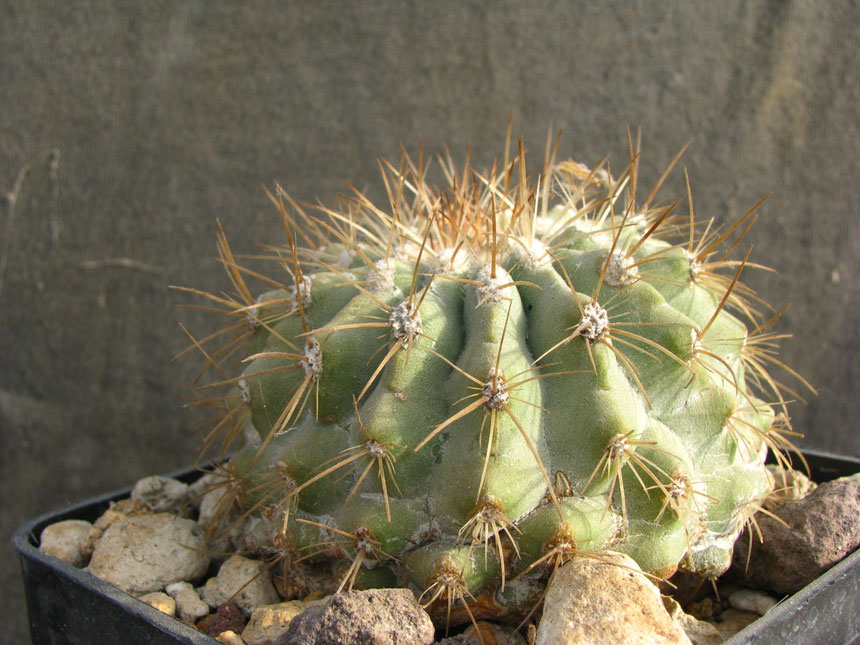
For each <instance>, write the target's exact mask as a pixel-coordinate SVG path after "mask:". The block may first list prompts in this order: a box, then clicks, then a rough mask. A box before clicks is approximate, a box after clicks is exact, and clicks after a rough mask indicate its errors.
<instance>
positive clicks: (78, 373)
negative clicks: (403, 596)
mask: <svg viewBox="0 0 860 645" xmlns="http://www.w3.org/2000/svg"><path fill="white" fill-rule="evenodd" d="M858 33H860V10H858V6H857V2H845V1H844V0H833V1H824V0H808V1H801V0H791V1H788V0H778V1H771V2H742V1H740V0H737V1H730V0H725V1H721V2H714V3H689V2H681V1H677V2H667V1H661V2H644V1H642V2H619V1H615V2H603V3H595V2H508V1H504V2H487V1H485V2H478V1H476V0H471V1H467V2H457V3H454V2H450V3H432V2H407V3H390V2H381V1H369V2H363V3H349V4H345V5H344V6H341V5H340V3H333V2H314V3H295V2H293V3H265V2H258V1H252V2H245V3H228V2H203V1H199V2H173V1H169V2H168V1H163V2H146V3H107V2H104V3H100V2H75V3H70V2H59V1H57V2H53V3H52V2H33V3H30V2H23V1H22V2H12V1H9V0H5V1H3V2H0V106H2V108H0V193H2V194H3V195H4V196H2V199H0V366H2V369H0V426H2V435H0V437H2V438H0V441H2V449H0V494H2V504H3V512H2V518H0V535H2V536H3V540H4V542H6V545H7V546H4V547H3V551H2V560H0V566H2V568H3V569H4V570H6V571H8V572H9V575H7V576H4V579H5V580H7V585H4V589H3V591H2V592H0V593H2V595H3V600H4V602H3V605H2V606H3V607H4V609H5V612H4V613H5V615H6V617H7V621H8V620H9V617H10V616H11V617H12V620H13V623H12V627H11V630H12V631H11V634H12V640H11V641H10V642H21V641H22V640H23V639H24V638H25V637H24V633H25V632H24V631H23V630H24V629H25V628H24V625H23V621H22V620H20V619H19V618H16V617H18V616H20V615H21V612H22V608H23V599H22V596H21V594H20V592H19V590H18V588H17V586H16V584H15V581H16V577H17V573H16V572H15V568H16V567H17V564H16V563H15V560H14V557H13V555H12V553H11V549H10V548H8V541H7V536H8V535H9V534H11V532H12V530H13V528H14V527H15V526H16V525H17V524H19V523H20V522H21V521H23V520H24V519H26V518H27V517H29V516H32V515H34V514H36V513H39V512H43V511H47V510H49V509H52V508H55V507H58V506H62V505H65V504H67V503H68V502H71V501H73V500H77V499H80V498H83V497H86V496H89V495H92V494H95V493H97V492H100V491H103V490H105V489H109V488H112V487H117V486H121V485H125V484H128V483H130V482H132V481H133V480H135V479H136V478H137V477H140V476H143V475H145V474H150V473H153V472H164V471H166V470H170V469H173V468H176V467H179V466H181V465H184V464H186V463H188V462H189V461H190V460H191V459H192V457H193V455H194V449H195V445H196V439H194V438H193V437H190V436H189V427H190V425H191V423H192V417H191V416H190V415H189V414H187V413H186V412H183V411H182V410H181V399H180V397H181V396H182V395H183V394H184V393H185V392H186V384H187V382H188V380H189V378H190V376H191V374H192V372H193V368H194V365H193V364H192V363H191V362H185V363H181V364H178V365H177V364H169V359H170V357H171V356H172V355H173V354H175V353H176V352H177V351H179V350H180V349H181V348H182V347H184V345H185V341H184V339H183V336H182V334H181V332H180V330H179V327H178V324H177V321H178V320H183V321H185V322H186V323H187V324H189V325H190V326H192V327H194V328H195V329H197V330H200V329H203V328H205V327H206V324H207V323H206V322H205V321H204V319H203V318H201V317H200V316H199V315H198V314H196V313H194V312H187V311H182V310H177V308H176V307H177V305H178V304H180V303H181V302H183V301H184V300H185V298H183V297H182V296H181V295H180V294H178V293H177V292H174V291H170V290H168V285H171V284H184V285H194V286H199V287H201V288H204V289H209V290H213V289H220V288H222V287H225V286H226V283H225V281H224V280H223V279H222V276H221V274H220V273H219V271H218V269H217V267H216V263H215V262H214V259H213V258H214V255H215V253H214V234H215V219H216V217H217V218H220V219H221V220H222V222H223V224H224V227H225V229H226V230H227V232H228V234H229V236H230V238H231V240H232V242H233V244H234V247H235V248H237V249H241V250H245V251H250V250H253V249H254V248H255V247H254V244H255V243H257V242H262V241H267V240H270V239H272V238H273V236H277V234H278V231H279V223H278V219H277V217H276V213H275V212H274V211H273V209H272V208H271V206H270V205H269V204H268V202H267V200H266V198H265V196H264V193H263V191H262V189H261V187H260V185H261V184H268V185H271V184H272V183H273V182H274V181H278V182H280V183H281V184H283V185H284V186H285V187H286V188H287V189H288V190H289V191H290V192H291V193H292V194H294V195H295V196H296V197H298V198H301V199H305V200H312V199H314V198H315V197H320V198H321V199H322V200H323V201H325V202H329V203H330V202H331V200H332V198H333V196H334V195H335V193H336V192H338V191H341V190H343V189H344V182H345V181H347V180H349V181H351V182H353V183H354V184H356V185H357V186H359V187H368V188H369V189H370V190H371V191H372V192H373V191H375V192H377V193H378V190H379V183H378V182H377V179H376V177H377V171H376V166H375V159H376V158H377V157H378V156H380V155H386V156H390V157H396V156H397V154H398V146H399V144H400V142H404V143H406V144H407V145H409V146H411V147H412V148H413V149H414V147H415V144H416V142H417V141H418V139H419V137H423V140H424V147H425V150H426V151H428V152H438V151H441V150H442V147H443V145H444V144H445V143H446V142H447V143H449V144H450V145H451V148H452V150H453V152H454V153H455V155H460V154H461V153H462V152H463V151H464V150H465V147H466V144H467V142H471V143H472V146H473V148H474V150H475V156H476V158H477V159H478V160H479V162H480V161H484V162H486V161H488V160H489V159H490V158H491V156H492V155H495V154H497V153H498V152H499V151H500V150H501V144H502V140H503V137H504V130H505V127H506V124H507V119H508V116H509V115H513V118H514V124H515V130H516V131H517V132H518V133H522V134H523V135H524V136H525V138H526V141H527V142H529V143H530V145H531V148H532V149H533V150H535V151H536V152H537V154H536V155H535V158H536V159H538V158H539V155H540V151H541V148H542V146H543V141H544V137H545V134H546V130H547V127H548V126H549V124H550V122H552V123H553V124H554V125H555V126H556V127H561V128H563V129H564V132H565V134H564V137H563V139H562V152H563V154H564V155H575V156H576V157H577V158H578V159H580V160H582V161H585V162H588V163H594V162H596V161H597V160H598V159H599V158H601V157H602V156H603V155H604V154H606V153H611V154H612V155H613V159H615V160H616V164H615V165H616V166H620V165H623V163H624V161H625V156H624V155H625V128H626V127H627V126H628V125H629V126H631V127H632V128H633V129H634V130H635V129H636V128H641V129H642V133H643V144H644V146H643V148H644V158H643V166H644V177H645V180H646V182H649V181H653V180H654V179H656V177H657V176H658V175H659V173H660V172H661V171H662V169H663V167H664V166H665V165H666V164H667V163H668V162H669V161H670V159H671V158H672V157H673V156H674V154H675V152H676V151H677V150H679V149H680V148H681V146H683V144H684V143H685V142H687V141H688V140H690V139H692V142H693V143H692V147H691V149H690V150H689V151H688V153H687V155H686V156H685V161H684V163H685V164H686V165H687V167H688V169H689V172H690V178H691V181H692V185H693V190H694V196H695V203H696V208H697V212H698V213H699V214H700V215H703V216H714V217H716V218H717V219H719V220H720V221H723V220H724V218H731V217H737V216H739V215H741V214H743V213H744V212H745V210H746V209H747V208H748V207H750V206H751V205H753V204H754V203H755V202H756V201H758V200H759V198H761V197H762V196H763V195H765V194H767V193H770V192H773V193H774V194H773V197H772V198H771V199H770V200H769V201H768V202H767V203H766V205H765V206H764V207H763V209H762V217H761V218H760V221H759V223H758V225H757V227H756V229H755V230H754V231H753V233H752V234H751V235H750V239H751V240H752V241H753V242H754V243H755V245H756V249H755V251H754V252H753V258H754V259H755V260H756V261H761V262H765V263H767V264H769V265H770V266H772V267H774V268H775V269H777V270H778V273H777V274H760V275H756V274H750V275H749V276H748V282H750V283H752V284H753V285H754V286H755V287H756V288H759V289H760V291H761V292H762V293H764V294H766V295H767V296H768V299H769V300H771V301H772V302H774V303H775V304H778V305H782V304H785V303H787V302H791V303H793V307H792V308H791V310H790V311H789V312H788V313H787V314H786V315H785V316H784V317H783V319H782V321H781V323H780V326H779V329H781V330H783V331H787V332H792V333H794V334H795V338H794V340H793V341H791V342H790V343H788V345H787V347H786V349H785V351H784V357H785V359H786V361H787V362H788V363H789V364H791V365H792V366H794V367H796V368H797V369H798V370H800V371H801V372H802V373H803V374H804V375H805V376H806V377H807V378H808V379H809V380H810V381H811V382H812V383H813V384H814V385H815V386H816V387H818V388H819V393H820V394H819V396H818V397H816V398H814V399H812V400H811V401H810V403H809V405H808V406H806V407H801V406H797V407H795V411H794V415H795V423H796V426H797V427H798V428H799V429H802V430H803V431H804V432H806V434H807V439H806V440H804V442H803V443H804V445H808V446H815V447H819V448H824V449H829V450H835V451H840V452H846V453H853V454H856V453H858V452H860V435H858V433H857V427H856V420H857V412H858V403H857V399H858V397H857V386H858V330H857V327H858V323H857V320H858V315H857V314H858V288H857V282H855V277H856V276H857V275H858V268H860V267H858V256H860V232H858V212H857V210H858V206H857V204H860V189H858V168H857V160H858V148H860V132H858V126H860V119H858V107H857V106H858V99H860V84H858V73H857V70H858V62H860V61H858V48H859V47H860V45H858V38H857V34H858ZM682 192H683V179H682V174H681V173H677V174H676V175H675V176H674V178H673V179H672V180H670V182H669V183H668V184H667V187H666V189H665V192H664V193H662V194H663V195H665V196H666V199H667V200H668V199H670V198H673V197H674V196H676V195H678V194H680V193H682ZM8 581H11V582H8ZM10 587H11V589H10ZM15 621H17V622H15ZM4 629H5V630H8V629H9V627H8V625H6V626H5V627H4ZM7 633H8V632H7Z"/></svg>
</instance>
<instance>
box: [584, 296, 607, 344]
mask: <svg viewBox="0 0 860 645" xmlns="http://www.w3.org/2000/svg"><path fill="white" fill-rule="evenodd" d="M583 312H584V315H583V316H582V319H581V320H580V321H579V324H580V325H583V329H582V331H581V332H580V334H581V335H582V336H584V337H585V338H587V339H588V340H600V339H601V338H603V336H604V335H605V334H606V329H607V328H608V327H609V314H607V313H606V309H604V308H603V307H601V306H600V305H599V304H597V303H596V302H592V303H589V304H587V305H585V308H584V309H583Z"/></svg>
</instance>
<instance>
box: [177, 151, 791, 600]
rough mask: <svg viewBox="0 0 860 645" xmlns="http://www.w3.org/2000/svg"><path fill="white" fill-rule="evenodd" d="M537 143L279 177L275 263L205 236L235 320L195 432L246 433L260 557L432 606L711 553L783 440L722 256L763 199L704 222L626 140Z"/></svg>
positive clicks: (705, 568)
mask: <svg viewBox="0 0 860 645" xmlns="http://www.w3.org/2000/svg"><path fill="white" fill-rule="evenodd" d="M631 149H632V146H631ZM553 156H554V154H553V153H552V151H550V152H549V153H548V154H547V156H546V158H547V160H548V161H547V163H546V164H545V166H544V168H543V169H542V172H540V173H537V174H536V175H529V174H528V173H527V172H526V166H525V155H524V153H523V152H522V146H520V154H519V155H515V156H514V157H513V159H511V160H508V159H509V154H508V152H507V151H506V153H505V158H506V161H505V162H504V163H501V164H498V165H497V166H496V168H495V169H494V170H493V171H492V172H489V173H477V172H473V171H472V170H471V169H469V168H466V169H465V170H463V171H456V170H455V168H454V167H453V165H452V164H451V162H450V161H445V160H443V161H442V162H441V167H442V170H443V176H444V178H445V180H446V181H445V185H444V186H443V187H441V188H440V187H435V186H433V185H431V184H430V183H429V181H428V180H427V177H426V175H427V167H426V166H425V165H423V164H422V163H416V162H413V161H412V160H411V159H409V158H408V157H404V160H403V163H402V164H401V166H400V167H399V168H395V167H394V166H391V165H390V164H383V176H384V179H385V186H386V188H387V190H388V193H389V198H390V200H389V204H388V205H387V207H385V208H382V207H377V206H374V205H373V204H372V203H371V202H370V200H369V199H367V198H366V197H365V196H364V195H362V194H359V193H356V194H355V195H353V196H352V197H350V198H348V199H347V200H346V201H345V202H344V203H343V204H342V206H341V207H340V208H338V209H327V208H322V207H314V208H315V210H314V211H313V212H312V211H311V208H310V207H303V206H301V205H299V204H297V203H296V202H294V201H293V200H292V199H290V198H289V197H288V196H287V195H286V193H284V192H283V191H282V190H280V189H278V192H277V194H276V195H270V197H271V198H272V200H273V201H274V202H275V204H276V205H277V206H278V207H279V210H280V212H281V215H282V218H283V222H284V226H285V229H286V233H287V239H288V244H287V245H286V246H285V247H284V248H281V249H278V250H276V251H275V252H274V253H273V254H272V259H273V260H274V261H275V264H276V267H277V271H278V272H280V273H281V275H282V276H283V277H265V278H262V277H261V275H260V273H258V272H253V271H250V270H248V269H245V268H243V267H240V266H239V264H238V263H237V261H236V259H235V258H234V256H233V254H232V252H231V251H230V247H229V245H228V244H227V242H226V238H225V236H224V234H223V231H221V232H219V249H220V253H221V261H222V263H223V264H224V266H225V268H226V269H227V272H228V275H229V276H230V278H231V280H232V283H233V286H234V287H235V292H236V293H235V294H234V295H232V296H224V295H218V296H209V298H210V299H211V300H214V301H215V302H216V303H217V304H218V305H219V307H223V308H224V310H225V313H226V314H227V315H228V316H229V318H230V321H231V324H230V326H229V327H228V328H227V330H226V331H225V333H224V334H220V335H216V336H215V337H213V338H212V339H209V340H213V339H214V338H226V337H229V341H227V342H225V343H224V344H223V346H222V347H221V348H220V349H219V350H217V351H216V352H213V353H211V354H207V358H208V359H209V364H210V367H217V368H218V370H219V371H220V372H221V374H224V375H227V374H229V369H228V367H227V365H228V364H232V363H234V362H236V358H237V357H238V358H239V359H240V360H241V363H240V367H238V368H237V369H238V370H240V372H234V374H233V375H231V376H230V377H229V378H226V379H225V380H224V381H222V382H221V384H222V385H225V386H226V388H227V389H228V390H229V392H228V393H227V394H225V396H224V397H223V398H221V399H218V401H219V405H221V407H222V409H223V410H224V413H223V415H222V416H221V418H220V420H219V421H218V423H217V424H216V426H215V428H214V429H213V431H212V433H210V436H209V437H208V439H207V441H206V447H207V448H211V447H212V446H213V445H216V444H218V445H220V447H221V448H222V450H224V451H225V452H226V451H227V450H233V449H235V448H236V444H237V442H241V441H243V440H244V442H245V445H244V446H243V447H241V449H239V450H238V451H236V452H235V454H234V455H233V457H232V458H231V460H230V461H229V463H228V464H227V465H226V466H225V467H223V469H222V472H224V473H227V474H226V475H225V476H226V477H229V478H230V483H231V486H230V490H231V491H233V498H231V501H234V502H236V503H237V504H240V505H241V509H242V512H243V517H245V518H248V519H249V521H250V520H254V522H253V523H254V525H255V526H256V527H257V528H256V529H255V530H257V531H258V532H260V535H261V536H262V537H260V538H259V541H262V542H266V541H269V542H270V543H271V545H272V551H271V552H272V553H277V554H280V557H282V558H285V561H286V562H293V561H305V560H308V561H332V560H334V561H337V560H340V561H342V563H343V565H344V566H342V567H340V570H341V571H342V572H343V573H342V578H341V582H340V588H341V589H342V588H347V587H352V586H354V585H364V586H374V585H411V586H412V587H413V588H414V589H415V590H416V592H417V593H418V594H419V595H420V596H421V597H422V599H423V600H424V601H425V602H431V601H437V600H438V601H439V602H443V601H446V602H447V603H448V607H449V609H450V607H451V603H452V601H454V600H459V601H462V602H463V603H464V604H465V603H466V602H467V600H468V599H469V598H474V597H475V595H476V594H479V593H480V592H481V591H482V590H483V589H485V588H487V589H490V590H495V589H498V590H500V591H502V592H504V590H505V586H506V583H507V585H508V586H509V587H510V585H511V584H512V581H520V580H522V579H523V578H524V577H529V576H531V577H536V576H541V575H544V576H545V575H547V572H548V571H549V570H551V569H553V567H554V566H558V564H559V563H560V562H561V561H563V560H564V559H567V558H570V557H575V556H577V555H578V554H589V555H590V556H591V557H599V554H600V552H601V551H602V550H605V549H609V548H611V549H614V550H618V551H621V552H624V553H626V554H628V555H630V556H631V557H633V558H634V559H635V560H636V561H637V562H638V563H639V565H640V566H641V567H642V568H643V570H645V571H646V572H650V573H651V574H653V575H655V576H659V577H667V576H669V575H671V574H672V573H673V572H674V571H675V570H676V569H677V567H678V566H679V565H680V566H682V567H683V568H685V569H687V570H690V571H693V572H696V573H699V574H701V575H703V576H709V577H713V576H716V575H718V574H720V573H721V572H722V571H724V570H725V569H726V568H727V566H728V565H729V563H730V558H731V552H732V545H733V543H734V540H735V538H736V537H737V535H738V533H739V532H740V531H741V529H742V528H743V527H744V525H745V524H746V523H747V522H749V521H750V518H751V517H752V516H753V514H754V512H755V511H756V509H758V507H759V504H760V503H761V502H762V501H763V499H764V498H765V497H766V496H767V495H768V494H769V493H770V492H771V488H772V486H773V484H772V480H771V478H770V476H769V475H768V472H767V471H766V469H765V468H764V465H763V462H764V459H765V456H766V454H767V452H768V450H772V451H775V452H776V454H777V456H778V461H779V462H780V463H781V464H787V463H788V459H787V457H786V456H785V454H784V451H785V450H788V449H791V448H792V447H793V446H792V445H791V443H790V441H789V439H788V438H787V437H789V436H790V435H791V433H790V427H789V426H788V425H787V416H786V411H785V400H784V398H783V395H782V386H781V384H779V383H778V382H777V381H776V380H774V379H773V378H772V377H771V376H770V375H769V374H768V372H767V369H768V368H769V367H772V366H780V367H783V366H782V364H781V363H780V362H779V361H778V359H777V358H776V356H775V351H774V347H773V346H774V343H775V341H776V340H777V339H778V338H779V337H778V336H776V335H774V334H771V333H769V332H767V331H766V328H767V326H768V324H769V323H767V324H764V325H762V324H760V323H759V322H758V320H759V319H760V314H759V312H758V310H757V309H758V307H759V306H760V305H761V304H763V303H762V302H761V301H760V300H759V299H758V298H757V297H756V296H755V295H754V294H753V293H752V291H751V290H750V289H749V288H747V287H745V286H744V285H742V284H741V283H740V282H739V281H738V277H739V275H740V273H741V271H742V269H743V268H744V267H745V265H747V258H744V260H743V261H729V260H726V259H725V257H724V252H723V250H722V247H723V246H728V245H731V241H730V238H738V237H742V236H743V233H745V229H746V228H748V224H750V223H751V222H752V220H753V219H754V218H753V217H752V215H753V213H754V211H755V208H753V209H752V210H751V211H750V212H749V213H747V214H746V215H745V216H744V217H743V218H741V219H740V220H739V221H738V222H737V223H735V224H734V225H733V226H730V227H728V228H727V229H725V230H721V231H718V230H717V229H716V227H715V226H713V222H712V221H708V222H699V221H697V220H696V219H695V217H694V215H693V212H692V205H690V207H689V215H687V214H678V213H677V212H676V210H677V208H676V207H677V206H678V203H679V202H680V201H681V200H678V201H676V202H675V203H672V204H669V205H664V206H655V205H654V204H653V203H652V202H653V198H654V193H656V188H655V190H654V191H653V192H652V194H651V195H650V196H649V197H648V198H647V199H645V200H644V201H640V200H638V199H637V198H636V197H635V193H636V183H637V177H638V167H637V162H638V152H637V153H636V154H631V159H633V161H631V163H630V165H629V166H628V167H627V168H626V170H625V171H624V173H623V174H622V176H621V177H620V178H614V177H612V175H611V174H610V173H609V172H608V170H607V169H606V168H604V167H603V166H599V167H598V168H594V169H589V168H587V167H585V166H583V165H581V164H578V163H575V162H573V161H567V162H563V163H558V164H556V163H554V162H553V161H552V158H553ZM673 163H674V162H673ZM667 172H668V171H667ZM664 176H665V175H664ZM661 182H662V179H661ZM658 188H659V184H658ZM690 204H692V200H690ZM734 244H737V242H734ZM747 255H749V254H747ZM250 277H254V278H260V280H261V281H262V283H263V284H264V285H265V290H264V292H263V293H262V295H260V296H259V297H254V295H253V294H252V293H251V291H250V289H249V287H248V286H247V283H246V280H249V279H250ZM194 293H197V294H200V292H197V291H195V292H194ZM195 345H196V346H198V347H200V345H201V344H200V343H196V342H195ZM789 372H790V370H789ZM790 373H791V374H792V375H794V376H796V375H795V374H794V373H793V372H790ZM798 378H799V377H798ZM801 382H803V381H802V379H801ZM803 383H804V384H805V382H803ZM216 385H217V384H216ZM792 395H793V396H794V393H793V392H792ZM209 402H210V403H211V398H210V399H209ZM219 433H220V440H219V438H218V436H219ZM243 438H244V439H243ZM219 442H220V443H219ZM285 568H288V567H287V566H286V565H285ZM514 595H515V594H514ZM499 597H503V596H499ZM470 615H471V614H470Z"/></svg>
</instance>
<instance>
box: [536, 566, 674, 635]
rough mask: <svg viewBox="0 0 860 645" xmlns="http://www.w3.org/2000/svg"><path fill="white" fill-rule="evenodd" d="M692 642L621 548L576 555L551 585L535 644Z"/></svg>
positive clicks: (653, 588)
mask: <svg viewBox="0 0 860 645" xmlns="http://www.w3.org/2000/svg"><path fill="white" fill-rule="evenodd" d="M633 643H637V644H649V645H664V644H666V645H668V644H674V645H690V639H689V638H687V635H686V634H685V633H684V630H683V629H681V628H680V627H679V626H678V625H676V624H675V622H674V621H673V620H672V618H671V616H669V613H668V612H667V611H666V608H665V607H664V606H663V601H662V599H661V596H660V591H659V590H658V589H657V587H656V586H654V584H653V583H652V582H651V581H650V580H649V579H648V578H647V577H645V575H644V574H643V573H642V572H641V571H640V569H639V566H638V565H637V564H636V562H635V561H634V560H633V559H632V558H630V557H628V556H626V555H622V554H620V553H607V554H605V555H601V560H596V559H592V558H587V557H579V558H574V559H573V560H571V561H570V562H568V563H567V564H565V565H563V566H562V567H560V568H559V569H558V570H557V571H556V573H555V576H554V578H553V581H552V583H551V584H550V586H549V589H548V592H547V595H546V600H545V601H544V609H543V617H542V618H541V621H540V624H539V625H538V630H537V644H536V645H604V644H605V645H621V644H630V645H632V644H633Z"/></svg>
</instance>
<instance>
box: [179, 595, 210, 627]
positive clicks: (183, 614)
mask: <svg viewBox="0 0 860 645" xmlns="http://www.w3.org/2000/svg"><path fill="white" fill-rule="evenodd" d="M174 598H175V600H176V613H177V614H178V615H179V618H180V620H182V621H183V622H186V623H189V624H193V623H196V622H197V621H198V620H200V619H201V618H203V617H204V616H208V615H209V605H207V604H206V603H205V602H203V601H202V600H201V599H200V595H199V594H198V593H197V590H196V589H194V588H193V587H189V588H187V589H180V590H179V591H178V592H177V593H176V596H174Z"/></svg>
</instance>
